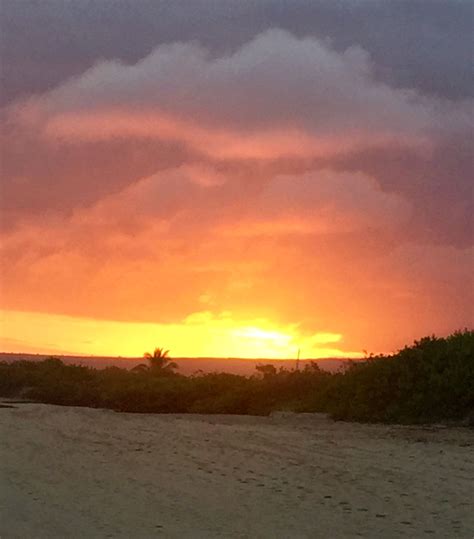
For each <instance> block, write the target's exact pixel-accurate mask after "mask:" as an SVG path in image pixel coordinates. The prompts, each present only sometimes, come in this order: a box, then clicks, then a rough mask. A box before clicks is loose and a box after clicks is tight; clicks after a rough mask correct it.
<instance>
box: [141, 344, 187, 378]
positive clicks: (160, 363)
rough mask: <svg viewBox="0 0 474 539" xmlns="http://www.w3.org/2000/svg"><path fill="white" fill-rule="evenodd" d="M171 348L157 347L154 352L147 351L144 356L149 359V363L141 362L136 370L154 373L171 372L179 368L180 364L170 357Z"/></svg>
mask: <svg viewBox="0 0 474 539" xmlns="http://www.w3.org/2000/svg"><path fill="white" fill-rule="evenodd" d="M168 354H169V350H165V349H164V348H155V350H154V351H153V354H150V353H149V352H145V354H143V357H144V358H145V359H146V360H147V361H148V365H146V364H144V363H141V364H140V365H137V366H136V367H134V368H133V370H134V371H139V372H144V371H146V372H150V373H152V374H170V373H172V372H173V371H174V370H175V369H177V368H178V364H177V363H175V362H174V361H171V360H170V358H169V357H168Z"/></svg>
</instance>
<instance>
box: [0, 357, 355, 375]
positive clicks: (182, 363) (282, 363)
mask: <svg viewBox="0 0 474 539" xmlns="http://www.w3.org/2000/svg"><path fill="white" fill-rule="evenodd" d="M52 355H53V356H54V357H58V358H59V359H61V360H62V361H63V362H64V363H66V364H68V365H72V364H75V365H84V366H86V367H94V368H95V369H105V368H107V367H121V368H124V369H132V368H133V367H135V366H136V365H138V364H139V363H143V362H144V361H145V360H144V359H143V358H142V357H136V358H133V357H107V356H105V357H99V356H75V355H62V354H23V353H10V352H0V361H7V362H11V361H20V360H27V361H41V360H43V359H45V358H47V357H51V356H52ZM173 361H176V363H177V364H178V366H179V370H178V372H179V373H180V374H185V375H191V374H193V373H196V372H199V371H202V372H228V373H231V374H243V375H249V374H254V373H255V367H256V366H257V365H261V364H265V365H268V364H271V365H274V366H275V367H276V368H277V369H278V368H279V367H285V368H289V369H292V368H295V367H296V360H295V359H278V360H276V359H265V358H258V359H244V358H231V357H230V358H206V357H198V358H175V357H173ZM312 361H313V362H315V363H317V364H318V365H319V366H320V367H321V369H323V370H326V371H330V372H334V371H337V370H338V369H339V368H340V367H341V366H342V365H343V364H344V363H346V362H347V361H348V360H347V359H344V358H334V357H331V358H319V359H313V360H311V359H301V360H300V362H299V366H300V369H304V367H305V365H308V364H309V363H311V362H312Z"/></svg>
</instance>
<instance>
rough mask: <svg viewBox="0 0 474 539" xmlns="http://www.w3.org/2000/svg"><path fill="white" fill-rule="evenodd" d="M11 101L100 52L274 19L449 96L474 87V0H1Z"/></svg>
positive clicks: (124, 56)
mask: <svg viewBox="0 0 474 539" xmlns="http://www.w3.org/2000/svg"><path fill="white" fill-rule="evenodd" d="M0 9H1V14H0V16H1V23H0V24H1V27H2V38H1V59H2V64H3V68H2V71H1V77H2V81H1V97H2V101H3V103H5V102H10V101H12V100H14V99H16V98H18V97H20V96H24V95H27V94H31V93H38V92H43V91H46V90H49V89H51V88H53V87H54V86H56V85H58V84H59V83H61V82H62V81H64V80H65V79H66V78H68V77H70V76H72V75H78V74H80V73H81V72H83V71H84V70H85V69H87V68H88V67H90V66H91V65H93V64H94V63H96V62H97V61H98V60H101V59H111V58H118V59H121V60H123V61H125V62H130V63H134V62H136V61H138V60H139V59H140V58H143V57H144V56H146V55H147V54H148V53H149V52H150V51H151V50H152V49H153V48H155V47H156V46H158V45H160V44H163V43H169V42H173V41H183V42H189V41H199V42H200V43H201V44H203V45H204V46H205V47H207V48H210V49H211V50H212V51H214V52H215V53H216V54H221V53H222V52H229V51H232V50H235V49H236V48H238V47H240V46H241V45H242V44H244V43H245V42H247V41H249V40H250V39H251V38H252V37H254V36H255V35H256V34H258V33H261V32H263V31H265V30H266V29H268V28H272V27H279V28H283V29H286V30H288V31H290V32H292V33H293V34H295V35H297V36H300V37H301V36H305V35H311V36H314V37H318V38H323V39H329V40H331V42H332V44H333V46H334V47H335V49H336V50H344V49H346V48H347V47H349V46H351V45H359V46H361V47H362V48H364V49H365V50H367V51H368V52H369V54H370V55H371V57H372V59H373V61H374V62H375V66H376V74H377V76H378V77H379V78H380V79H382V80H384V81H385V82H389V83H390V84H391V85H393V86H399V87H415V88H417V89H419V90H421V91H422V92H423V93H428V94H434V95H438V96H444V97H447V98H451V99H459V98H465V97H467V96H472V95H473V86H472V80H471V77H470V71H469V69H468V66H469V65H470V61H471V56H472V16H473V12H472V9H473V8H472V2H471V1H470V0H465V1H463V0H449V1H446V0H432V1H426V0H386V1H384V2H381V1H375V0H358V1H356V0H343V1H339V2H335V1H333V0H319V1H318V0H291V1H286V2H284V1H281V0H261V1H258V2H254V1H250V0H243V1H241V2H237V1H234V0H122V1H116V0H100V1H98V0H78V1H71V0H42V1H41V2H38V1H34V0H22V1H18V0H2V3H1V7H0Z"/></svg>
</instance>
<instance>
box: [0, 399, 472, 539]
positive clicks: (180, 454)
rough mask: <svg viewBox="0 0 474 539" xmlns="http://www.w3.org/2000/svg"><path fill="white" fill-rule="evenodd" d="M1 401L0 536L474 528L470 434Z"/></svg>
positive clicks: (432, 533)
mask: <svg viewBox="0 0 474 539" xmlns="http://www.w3.org/2000/svg"><path fill="white" fill-rule="evenodd" d="M15 406H16V407H15V408H1V409H0V467H1V468H0V537H1V539H10V538H35V539H36V538H48V539H54V538H69V537H71V538H76V537H77V538H88V539H89V538H91V539H92V538H102V537H104V538H105V537H120V538H121V537H126V538H134V539H135V538H138V539H140V538H148V537H170V538H174V537H176V538H188V537H189V538H201V537H202V538H214V537H235V538H244V537H252V538H254V537H255V538H259V537H261V538H266V537H268V538H280V537H281V538H325V539H326V538H328V539H330V538H352V537H365V538H372V537H373V538H377V539H380V538H387V539H389V538H392V537H409V538H417V537H443V538H456V537H463V538H469V539H472V538H473V537H474V432H473V431H472V430H469V429H462V428H443V427H441V426H439V427H429V428H428V427H425V428H410V427H399V426H391V427H387V426H380V425H359V424H349V423H335V422H332V421H330V420H328V419H326V418H325V417H324V416H320V415H317V414H314V415H313V414H304V415H291V414H290V415H286V416H285V415H281V414H280V415H279V414H277V415H275V416H273V417H268V418H255V417H242V416H199V415H187V416H185V415H148V414H147V415H135V414H118V413H114V412H112V411H104V410H92V409H87V408H69V407H56V406H48V405H41V404H17V405H15Z"/></svg>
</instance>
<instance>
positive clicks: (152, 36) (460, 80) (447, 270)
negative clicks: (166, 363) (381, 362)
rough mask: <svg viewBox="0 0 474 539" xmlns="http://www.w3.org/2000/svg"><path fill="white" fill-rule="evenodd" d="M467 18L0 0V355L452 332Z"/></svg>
mask: <svg viewBox="0 0 474 539" xmlns="http://www.w3.org/2000/svg"><path fill="white" fill-rule="evenodd" d="M472 20H473V5H472V2H471V1H462V0H450V1H449V2H446V1H444V0H439V1H438V0H432V1H428V2H427V1H423V0H383V1H380V0H378V1H376V0H339V1H337V2H335V1H334V0H292V1H291V2H290V1H288V2H284V1H282V0H259V1H254V0H252V1H250V0H242V1H233V0H219V1H218V0H173V1H171V0H168V1H165V0H161V1H160V0H153V1H152V0H121V1H118V0H101V1H98V0H75V1H72V0H42V1H41V2H37V1H33V0H23V1H21V2H18V1H17V0H1V2H0V21H1V22H0V24H1V30H2V32H1V41H0V57H1V61H2V69H1V71H0V77H1V80H0V90H1V92H0V122H1V134H0V136H1V139H2V140H1V177H2V183H1V188H0V189H1V191H0V236H1V246H0V249H1V256H0V271H1V275H0V277H1V278H0V300H1V309H0V320H1V329H0V349H1V350H2V351H11V352H38V353H43V352H44V353H74V354H85V355H89V354H95V355H121V356H127V355H129V356H137V355H141V354H142V353H143V352H144V351H146V350H151V349H153V348H154V347H155V346H160V347H165V348H167V349H168V348H169V349H170V351H171V355H174V356H175V357H183V356H190V357H193V356H194V357H195V356H201V357H203V356H207V357H209V356H217V357H266V358H294V357H295V356H296V354H297V352H298V349H300V351H301V357H304V358H317V357H328V356H338V357H359V356H363V355H364V354H366V353H381V352H384V353H385V352H393V351H396V350H397V349H399V348H400V347H402V346H404V345H405V344H409V343H410V342H412V341H413V340H414V339H417V338H420V337H422V336H424V335H431V334H437V335H446V334H448V333H450V332H452V331H455V330H457V329H463V328H465V327H472V326H473V321H474V309H473V307H472V306H473V305H474V297H473V296H474V282H473V275H474V271H473V270H474V250H473V239H474V234H473V217H472V216H473V214H474V211H473V205H474V196H473V195H474V193H473V183H472V173H473V170H474V167H473V146H472V143H473V90H474V87H473V84H472V77H471V69H470V66H471V61H472V52H473V51H472V26H471V25H472Z"/></svg>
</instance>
